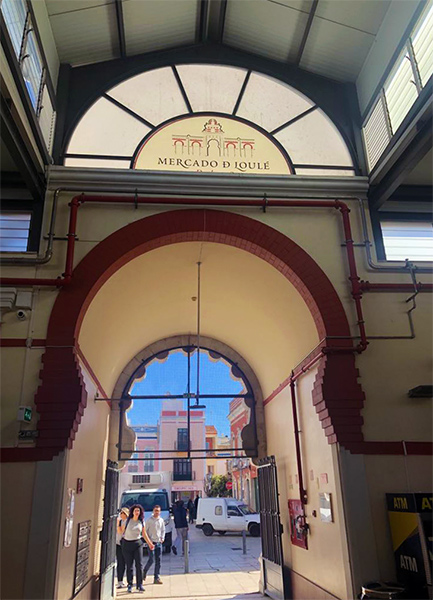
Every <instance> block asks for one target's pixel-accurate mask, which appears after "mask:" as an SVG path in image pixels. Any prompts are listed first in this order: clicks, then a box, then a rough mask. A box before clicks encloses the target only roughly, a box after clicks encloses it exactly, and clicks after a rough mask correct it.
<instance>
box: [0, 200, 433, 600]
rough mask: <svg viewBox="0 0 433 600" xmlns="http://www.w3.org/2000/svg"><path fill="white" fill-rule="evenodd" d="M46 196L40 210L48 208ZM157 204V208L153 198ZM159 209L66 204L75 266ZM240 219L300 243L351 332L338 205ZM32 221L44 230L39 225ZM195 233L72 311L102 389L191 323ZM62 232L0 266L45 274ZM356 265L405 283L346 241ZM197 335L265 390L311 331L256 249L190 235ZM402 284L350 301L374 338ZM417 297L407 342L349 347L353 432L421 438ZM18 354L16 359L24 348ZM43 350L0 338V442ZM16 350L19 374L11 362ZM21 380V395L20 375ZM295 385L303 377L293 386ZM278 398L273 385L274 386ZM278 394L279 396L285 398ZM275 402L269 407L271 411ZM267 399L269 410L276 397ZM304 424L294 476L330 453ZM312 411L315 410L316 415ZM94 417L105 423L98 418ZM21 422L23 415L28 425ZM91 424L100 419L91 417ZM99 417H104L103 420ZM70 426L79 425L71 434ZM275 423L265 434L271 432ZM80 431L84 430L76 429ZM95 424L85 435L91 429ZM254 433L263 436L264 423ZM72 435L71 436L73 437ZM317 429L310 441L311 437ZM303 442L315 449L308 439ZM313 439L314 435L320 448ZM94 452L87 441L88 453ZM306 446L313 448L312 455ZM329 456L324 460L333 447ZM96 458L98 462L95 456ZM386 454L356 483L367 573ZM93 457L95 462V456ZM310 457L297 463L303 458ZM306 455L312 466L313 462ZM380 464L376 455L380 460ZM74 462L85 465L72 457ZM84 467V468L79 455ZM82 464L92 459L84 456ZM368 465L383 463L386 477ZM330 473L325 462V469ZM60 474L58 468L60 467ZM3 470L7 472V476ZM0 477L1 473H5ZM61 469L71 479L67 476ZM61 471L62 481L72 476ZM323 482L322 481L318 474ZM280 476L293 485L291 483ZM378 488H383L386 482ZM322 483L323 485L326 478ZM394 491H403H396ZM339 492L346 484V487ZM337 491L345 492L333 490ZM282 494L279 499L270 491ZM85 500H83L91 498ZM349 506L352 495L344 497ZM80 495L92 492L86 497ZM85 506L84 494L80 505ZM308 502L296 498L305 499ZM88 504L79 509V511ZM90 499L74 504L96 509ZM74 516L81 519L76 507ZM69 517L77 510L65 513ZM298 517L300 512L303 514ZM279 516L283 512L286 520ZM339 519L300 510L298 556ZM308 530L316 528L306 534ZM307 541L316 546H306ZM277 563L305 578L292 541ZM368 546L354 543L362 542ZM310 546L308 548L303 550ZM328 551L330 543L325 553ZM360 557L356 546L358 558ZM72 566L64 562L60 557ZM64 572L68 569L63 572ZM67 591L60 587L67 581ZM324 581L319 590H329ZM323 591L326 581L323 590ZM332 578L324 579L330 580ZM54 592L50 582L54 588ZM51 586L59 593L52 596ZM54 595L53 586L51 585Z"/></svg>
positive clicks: (42, 306)
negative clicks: (354, 370) (199, 297)
mask: <svg viewBox="0 0 433 600" xmlns="http://www.w3.org/2000/svg"><path fill="white" fill-rule="evenodd" d="M70 196H71V195H70V194H69V195H68V194H62V195H61V196H60V203H59V211H58V219H57V223H56V234H57V235H58V236H59V237H60V236H64V235H65V233H66V231H67V223H68V207H67V203H68V201H69V198H70ZM349 203H350V206H351V208H352V212H351V217H352V227H353V236H354V240H355V242H360V241H362V232H361V229H360V222H359V214H358V208H357V204H356V203H355V202H349ZM49 204H50V203H49V202H48V206H47V212H46V214H45V220H46V221H47V220H48V219H49V209H50V207H49ZM166 210H168V209H166ZM155 212H159V211H158V210H157V209H156V208H152V209H150V208H145V207H139V208H138V210H134V208H133V207H132V206H122V207H116V206H110V207H107V206H92V205H85V206H84V207H81V208H80V211H79V216H78V230H77V234H78V238H79V240H78V241H77V244H76V249H77V252H76V255H75V264H77V263H78V262H79V261H80V260H81V259H82V258H83V257H84V256H85V255H86V254H87V253H88V252H89V251H90V250H91V249H92V248H93V247H94V246H95V245H96V244H98V243H99V242H100V241H101V240H102V239H104V238H105V237H107V236H108V235H110V233H112V232H113V231H115V230H117V229H119V228H120V227H123V226H125V225H126V224H128V223H130V222H132V221H136V220H138V219H140V218H144V217H145V216H150V215H152V214H154V213H155ZM236 212H239V213H242V214H245V215H247V216H249V217H250V218H253V219H256V220H259V221H261V222H264V223H266V224H268V225H270V226H271V227H274V228H275V229H277V230H279V231H281V232H282V233H283V234H285V235H287V236H288V237H290V238H291V239H293V240H294V241H295V242H296V243H298V244H299V245H300V246H302V247H303V248H304V249H305V250H306V251H307V252H308V253H309V254H310V255H311V256H312V258H313V259H314V260H316V262H317V263H318V264H319V266H321V268H322V269H323V270H324V271H325V273H326V274H327V276H328V277H329V279H330V280H331V282H332V283H333V285H334V287H335V288H336V290H337V292H338V294H339V296H340V298H341V300H342V302H343V305H344V307H345V310H346V314H347V316H348V319H349V322H350V325H351V327H352V332H353V335H357V333H358V332H357V330H356V327H355V325H356V319H355V313H354V307H353V302H352V300H351V298H350V292H349V286H348V280H347V277H348V269H347V261H346V256H345V251H344V249H343V248H342V247H341V243H342V241H343V233H342V226H341V220H340V216H339V214H338V213H337V211H334V210H328V209H309V210H301V209H299V210H287V211H286V210H283V209H271V210H269V211H268V212H267V213H266V214H263V213H261V212H259V211H256V210H238V211H236ZM43 231H46V226H45V227H44V229H43ZM199 246H200V245H199V244H189V243H185V244H178V245H176V246H173V247H171V248H170V247H164V248H161V249H159V250H155V251H153V252H152V253H149V254H148V255H145V256H142V257H139V258H137V259H135V260H134V261H132V262H131V263H129V264H128V265H125V266H124V267H123V268H122V269H121V270H120V271H119V272H118V273H116V274H115V276H114V277H113V278H111V279H110V280H109V281H108V282H107V283H106V284H105V286H104V287H103V288H102V289H101V290H100V293H99V294H98V295H97V296H96V297H95V299H94V301H93V303H92V305H91V306H90V308H89V311H88V313H87V315H86V317H85V320H84V323H83V328H82V334H81V337H80V344H81V347H82V349H83V351H84V353H85V355H86V357H87V359H88V360H89V362H90V364H91V366H92V368H93V369H94V370H95V372H96V374H97V376H98V377H99V378H100V380H101V381H102V382H103V384H104V386H106V389H107V392H108V393H110V391H111V389H112V387H113V385H114V384H115V382H116V379H117V377H118V375H119V374H120V373H121V371H122V369H123V368H124V366H125V364H127V362H128V361H129V360H130V359H131V358H132V357H133V356H134V355H135V354H136V353H137V352H138V351H140V350H141V349H142V348H143V347H145V346H146V345H147V344H149V343H152V342H153V341H155V340H159V339H161V338H163V337H168V336H171V335H175V334H178V333H182V334H184V333H189V332H190V333H195V329H196V320H195V319H196V314H195V308H196V305H195V303H193V302H192V301H191V296H193V295H196V264H195V263H196V262H197V260H198V256H199ZM65 247H66V246H65V243H64V242H61V241H59V242H55V248H54V258H53V260H52V261H51V262H50V263H49V264H48V265H45V266H41V267H38V268H37V269H36V268H30V267H26V268H20V269H19V270H18V269H14V268H12V267H5V268H4V269H2V275H3V276H5V277H8V276H14V275H15V276H17V275H18V276H20V277H32V276H34V275H35V274H37V276H40V277H57V276H59V275H60V274H61V273H62V272H63V271H64V255H65ZM355 253H356V257H357V263H358V271H359V275H360V277H361V278H362V279H368V280H370V281H372V282H375V281H380V282H404V283H410V278H409V275H405V274H388V273H380V274H379V273H369V272H368V271H367V270H366V268H365V259H364V249H363V248H356V249H355ZM202 261H203V279H202V281H203V312H202V315H203V319H202V323H203V334H206V335H209V336H212V337H215V338H216V339H220V340H222V341H223V342H225V343H227V344H228V345H231V346H232V347H234V349H236V350H237V351H238V352H239V353H240V354H241V355H243V356H244V357H245V359H246V360H247V361H248V362H249V363H250V365H251V366H252V368H253V369H254V370H255V371H256V373H257V376H258V379H259V381H260V384H261V386H262V388H263V393H264V397H266V396H267V395H268V394H269V393H270V392H271V391H273V389H275V388H276V387H277V385H278V384H279V383H280V382H281V381H282V380H284V379H285V377H287V375H288V374H289V372H290V370H291V369H292V368H293V366H294V365H295V364H296V363H297V362H298V361H299V360H300V359H301V358H303V356H304V355H305V354H307V353H308V351H309V350H310V349H311V348H313V347H314V346H315V345H316V343H317V341H318V338H317V333H316V331H315V328H314V325H313V323H312V319H311V317H310V315H309V312H308V311H307V310H306V308H305V305H304V304H303V302H302V300H301V299H300V297H299V295H298V294H297V292H296V291H295V290H294V288H293V287H292V286H291V285H290V284H288V283H287V281H286V280H285V279H284V278H283V277H282V276H281V275H280V274H279V273H278V272H276V271H273V269H272V268H271V267H269V266H268V265H267V264H265V263H264V262H262V261H260V259H258V258H256V257H254V256H250V255H248V254H246V253H244V252H243V251H240V250H237V249H235V248H230V247H225V246H217V245H215V244H207V243H206V244H204V245H203V255H202ZM418 278H419V279H420V280H421V281H425V282H428V281H429V280H430V281H431V278H429V277H428V276H426V275H419V276H418ZM57 293H58V292H57V291H56V290H53V289H41V290H40V291H39V292H38V297H37V302H35V304H34V308H33V313H32V314H33V322H32V326H31V328H30V329H29V323H28V322H24V323H20V322H18V321H17V319H16V316H15V314H14V313H13V312H12V313H7V314H6V315H5V316H4V319H3V324H2V336H3V337H5V338H14V337H19V338H26V337H29V336H30V334H29V332H31V336H30V337H33V338H45V336H46V331H47V324H48V320H49V315H50V312H51V308H52V306H53V304H54V301H55V299H56V296H57ZM406 297H407V296H406V295H405V294H388V293H387V294H368V293H366V294H365V295H364V298H363V308H364V314H365V321H366V327H367V333H368V334H369V335H370V336H374V335H396V336H401V335H406V334H407V333H409V331H408V321H407V317H406V315H405V311H406V310H407V308H408V306H407V305H406V303H405V299H406ZM431 312H432V311H431V295H430V294H420V295H419V296H418V298H417V309H416V311H415V312H414V313H413V316H414V323H415V330H416V339H414V340H389V341H386V340H371V343H370V346H369V348H368V350H367V351H366V352H365V353H364V354H363V355H361V356H359V357H357V358H356V361H357V366H358V367H359V369H360V380H359V381H360V383H361V385H362V386H363V389H364V391H365V392H366V403H365V408H364V411H363V415H364V419H365V425H364V432H365V437H366V439H367V440H382V441H384V440H401V439H406V440H423V441H426V440H428V439H430V435H431V420H432V419H431V417H432V413H431V403H430V402H429V401H427V400H415V401H414V400H409V399H408V398H407V390H408V389H410V388H411V387H414V386H415V385H419V384H423V383H429V382H430V380H431V366H432V365H431V354H432V352H431V349H432V342H431V340H432V336H431V331H432V314H431ZM26 353H27V359H26V358H25V356H26ZM42 353H43V351H42V350H39V349H31V350H28V351H26V349H25V348H3V349H2V364H3V370H2V386H3V391H2V411H3V422H2V433H3V443H4V445H14V444H15V443H16V433H17V423H16V421H15V419H16V409H17V407H18V405H19V404H20V403H21V401H23V403H26V404H27V403H29V404H31V400H32V397H33V395H34V392H35V391H36V389H37V386H38V384H39V380H38V371H39V368H40V358H41V355H42ZM25 360H27V366H26V367H25V376H24V377H23V374H24V362H25ZM22 380H24V387H23V390H24V391H23V393H21V381H22ZM300 385H301V386H303V385H304V383H303V382H302V384H300ZM305 385H306V384H305ZM284 394H285V392H283V394H282V395H281V396H282V397H281V398H280V397H278V398H275V399H274V400H273V401H272V402H271V403H270V404H269V406H268V407H267V408H266V411H267V415H269V418H267V427H268V428H269V427H270V428H271V429H272V442H271V443H270V445H269V452H274V450H275V452H274V453H276V454H277V460H278V463H279V465H280V467H279V468H280V469H283V471H282V473H283V474H284V475H283V474H282V475H281V476H280V488H281V493H282V501H281V504H282V510H283V511H284V510H285V506H284V507H283V505H286V504H287V498H288V497H290V494H289V492H290V493H293V494H294V493H295V492H294V490H289V489H288V486H289V484H288V475H289V474H290V473H293V474H294V472H295V471H294V463H293V460H294V458H293V452H292V450H291V444H292V442H291V441H290V440H291V434H290V433H289V432H290V425H287V423H289V422H290V421H289V417H287V418H286V419H285V420H284V421H283V420H281V419H279V412H278V411H279V410H280V408H281V407H280V404H281V403H283V405H285V408H284V410H285V411H286V410H287V402H286V400H284V399H283V395H284ZM284 398H286V396H284ZM286 399H287V398H286ZM310 402H311V399H310V395H309V392H308V390H307V393H306V404H307V405H308V403H310ZM277 407H278V408H277ZM92 410H98V411H100V412H103V413H104V415H105V416H104V419H106V418H108V414H106V412H104V411H107V410H108V409H106V407H105V405H102V404H95V405H94V406H90V404H89V406H88V408H87V409H86V413H85V418H84V419H83V421H82V424H81V425H80V429H79V432H78V435H77V441H76V442H75V446H74V450H73V451H72V453H71V456H72V454H73V453H74V452H76V450H77V448H78V451H77V456H81V459H80V460H81V462H82V460H83V459H82V457H83V456H87V455H86V453H85V451H84V450H83V451H82V450H80V448H81V445H83V447H84V448H88V449H90V448H93V449H94V448H96V446H98V448H102V446H103V440H104V435H105V434H103V433H102V431H100V442H99V443H98V444H95V437H94V435H93V434H92V435H90V432H89V430H88V429H87V428H88V427H90V428H91V423H94V421H93V418H94V417H92V416H91V415H92V414H93V413H92ZM281 410H283V409H282V408H281ZM303 418H304V419H305V422H304V427H305V428H306V430H308V431H310V432H311V433H310V434H309V436H310V437H309V438H308V439H306V442H305V443H306V445H305V448H304V452H305V459H306V460H307V464H306V474H307V475H308V474H309V471H310V470H313V471H314V473H316V471H317V472H322V471H321V469H322V468H323V469H324V471H325V469H329V473H330V474H332V471H331V469H330V467H329V465H330V460H331V456H332V455H330V454H329V452H330V450H329V451H328V448H327V446H326V441H325V437H324V434H323V432H322V430H321V429H320V428H319V429H318V430H317V440H316V439H315V435H316V434H313V429H314V427H316V426H317V427H319V426H318V423H316V425H314V424H313V421H314V419H313V418H312V419H311V423H310V417H308V415H303ZM316 419H317V417H316ZM104 423H105V421H104ZM33 426H34V423H32V427H33ZM101 427H102V426H101ZM104 427H105V425H104ZM83 432H84V434H83ZM276 432H278V434H279V435H278V436H277V435H276ZM83 435H84V438H83ZM98 435H99V434H98ZM279 437H280V438H281V439H285V440H286V445H285V446H284V447H277V446H276V445H274V446H272V444H276V443H277V441H278V439H277V438H279ZM268 439H270V438H269V433H268ZM80 440H85V441H81V442H80ZM320 440H322V441H321V442H320ZM321 443H323V444H325V446H326V447H325V446H324V450H323V452H319V444H321ZM316 444H317V446H316ZM320 448H321V446H320ZM98 451H99V450H98ZM319 455H320V456H319ZM334 458H335V457H334ZM86 460H87V458H86ZM98 460H99V459H98ZM401 460H402V459H401V458H399V457H395V458H392V457H366V458H365V482H366V486H367V488H368V494H369V499H368V500H367V502H370V508H371V518H372V520H373V522H374V523H375V524H376V526H377V530H376V534H375V538H376V541H375V544H376V546H377V555H378V557H380V560H379V562H380V570H381V572H383V573H385V574H386V575H387V574H388V573H390V572H391V571H392V558H390V557H391V556H392V555H391V552H392V550H391V547H390V545H389V534H388V533H387V530H386V527H387V524H386V523H387V522H386V519H385V520H384V516H385V515H384V508H383V504H381V503H382V499H383V494H384V493H385V492H386V491H400V490H399V489H397V487H400V486H402V485H403V483H404V481H402V480H401V477H402V469H401V467H402V464H400V463H401ZM408 461H409V462H410V464H411V469H412V471H413V472H416V473H417V477H418V481H417V482H416V485H417V487H416V488H415V487H414V486H415V482H414V481H412V483H411V486H412V488H413V489H418V490H419V491H425V489H426V488H428V486H429V485H430V472H429V469H430V465H431V461H430V459H429V458H424V457H411V458H410V459H408ZM79 462H80V461H79V460H78V459H77V461H76V462H74V463H73V464H74V465H75V466H74V467H73V468H74V469H75V470H76V473H74V477H79V476H81V475H79V474H78V473H79V472H80V471H82V467H83V465H81V467H80V468H78V466H77V465H78V464H79ZM100 462H101V464H103V462H104V461H103V460H102V458H101V461H100ZM310 463H311V465H312V466H311V467H310ZM316 464H317V466H316ZM385 465H389V469H388V467H386V466H385ZM86 468H87V465H86ZM89 468H90V466H89ZM92 468H94V469H95V470H96V466H95V465H93V467H92ZM381 469H384V470H387V469H388V470H387V472H386V476H384V475H383V472H382V471H381ZM334 471H335V468H334ZM71 472H72V471H71ZM11 476H12V475H11ZM6 477H9V475H8V473H7V472H6ZM71 477H72V476H71ZM74 477H72V481H73V479H74ZM329 481H330V485H331V486H336V483H335V481H333V480H332V478H330V479H329ZM307 483H308V485H309V486H310V485H312V487H313V491H314V494H313V492H312V495H311V498H312V500H311V502H313V501H315V500H314V498H316V500H317V489H314V482H312V484H310V482H309V481H307ZM293 485H294V484H293ZM391 488H392V489H391ZM333 489H334V488H332V489H331V493H333V494H334V493H335V494H336V495H337V489H336V487H335V490H336V491H335V492H334V491H333ZM403 491H404V490H403ZM346 492H347V490H346ZM346 492H345V493H346ZM283 499H284V500H283ZM95 502H96V500H95ZM354 502H355V505H356V501H354ZM92 503H93V500H92V501H91V502H90V504H92ZM89 506H90V505H89ZM308 508H309V507H308ZM92 511H93V512H92ZM95 511H96V509H95V508H92V510H90V508H89V509H88V511H87V508H86V514H94V515H95V514H96V512H95ZM80 518H81V517H80ZM76 522H78V518H77V521H76ZM310 523H311V519H310ZM286 526H287V523H286ZM339 526H340V525H339V524H338V523H337V522H336V523H335V524H333V525H330V526H329V527H326V528H325V525H321V526H319V524H318V523H317V525H316V522H315V521H314V522H313V529H314V530H316V531H317V533H316V535H315V536H313V535H312V536H311V544H312V551H311V552H310V551H309V556H312V555H313V553H314V552H316V549H318V548H319V547H321V548H322V551H323V548H325V549H326V551H328V547H327V546H326V544H325V545H324V546H323V545H322V541H321V540H322V532H323V536H324V537H323V540H328V539H329V538H332V536H334V535H335V536H336V538H338V535H337V533H335V534H334V533H330V532H337V531H338V527H339ZM319 532H320V533H319ZM316 544H317V546H316ZM337 547H338V548H339V549H338V556H337V557H336V560H337V561H339V564H341V565H342V567H343V566H345V562H344V561H345V558H344V552H343V548H344V544H343V542H341V543H339V544H337V545H336V548H337ZM285 550H286V556H287V560H290V561H292V559H293V565H296V569H297V570H298V569H299V572H302V573H306V575H305V576H306V577H307V576H308V574H309V575H311V573H310V571H309V570H308V569H309V567H308V565H307V564H304V562H303V558H302V551H300V550H299V551H298V550H294V553H293V557H291V550H292V549H291V548H289V545H287V543H286V542H285ZM364 550H365V551H368V547H366V548H365V549H364ZM317 552H318V550H317ZM336 552H337V550H336ZM360 556H361V558H362V554H361V555H360ZM73 560H74V558H72V555H68V556H65V557H64V558H63V555H62V561H63V562H62V563H61V565H62V569H64V571H62V572H63V573H64V574H65V577H69V578H70V577H72V575H73V574H70V573H69V570H71V569H72V570H73V564H72V561H73ZM71 565H72V566H71ZM66 571H68V573H69V575H66ZM319 571H320V572H319ZM319 571H318V575H317V579H315V581H316V582H319V581H322V582H323V584H324V585H325V584H326V585H328V583H330V584H331V585H333V586H337V587H338V593H340V594H342V595H343V591H344V586H345V585H346V583H344V582H343V581H338V582H328V580H327V578H326V577H327V576H326V574H325V573H322V572H321V570H319ZM68 586H69V587H68V590H69V588H70V587H71V586H70V585H69V583H68ZM329 589H331V588H329ZM332 589H334V588H332ZM335 589H337V588H335ZM68 590H64V593H65V594H66V593H67V591H68ZM59 597H60V596H59ZM64 597H66V596H64Z"/></svg>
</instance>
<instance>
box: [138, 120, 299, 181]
mask: <svg viewBox="0 0 433 600" xmlns="http://www.w3.org/2000/svg"><path fill="white" fill-rule="evenodd" d="M132 167H133V168H134V169H146V170H152V171H190V172H191V171H196V172H200V171H202V172H207V173H210V172H215V173H256V174H261V175H265V174H272V175H290V174H292V169H291V167H290V161H289V159H288V157H287V156H286V154H285V152H284V150H283V149H282V148H281V147H279V146H278V144H277V142H276V141H275V140H274V139H272V138H271V137H269V136H268V135H266V134H265V133H264V132H262V131H260V130H258V129H256V128H255V127H252V126H251V125H248V124H247V123H244V122H243V121H239V120H238V119H235V118H232V117H225V116H209V115H202V116H194V117H186V118H185V117H184V118H182V119H177V120H175V121H172V122H171V123H168V124H166V125H164V126H162V127H161V128H160V129H158V130H157V131H156V132H154V133H152V134H150V135H149V136H147V137H146V138H145V139H144V141H143V142H142V144H141V145H140V147H139V148H138V151H137V152H136V154H135V158H134V160H133V165H132Z"/></svg>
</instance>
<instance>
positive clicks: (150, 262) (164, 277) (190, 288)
mask: <svg viewBox="0 0 433 600" xmlns="http://www.w3.org/2000/svg"><path fill="white" fill-rule="evenodd" d="M199 258H200V260H201V261H202V266H201V282H202V297H201V306H202V310H201V333H202V335H207V336H210V337H213V338H216V339H219V340H220V341H222V342H224V343H226V344H228V345H229V346H231V347H232V348H234V349H235V350H237V351H238V352H239V353H240V354H241V355H242V356H243V357H244V358H245V359H246V360H247V361H248V363H249V364H250V365H251V367H252V368H253V370H254V371H255V373H256V375H257V377H258V379H259V382H260V384H261V387H262V389H263V393H264V396H265V397H266V396H267V395H269V394H270V393H271V392H272V391H273V390H274V388H275V387H276V386H277V385H278V384H279V383H280V381H282V380H283V379H284V378H285V377H286V376H287V369H288V368H289V367H288V365H292V366H293V365H295V364H296V363H297V362H299V361H300V360H301V359H302V358H303V357H304V356H305V355H306V354H307V353H308V352H309V350H311V348H313V347H314V346H315V345H316V344H317V343H318V341H319V339H318V337H317V333H316V330H315V326H314V323H313V320H312V317H311V315H310V312H309V310H308V308H307V307H306V305H305V303H304V301H303V300H302V298H301V296H300V295H299V294H298V292H297V291H296V290H295V288H294V287H293V286H292V285H291V284H288V282H287V280H286V279H285V277H284V276H283V275H281V274H280V273H279V272H278V271H276V270H275V269H273V268H272V267H270V266H269V265H268V264H267V263H265V262H264V261H262V260H261V259H259V258H257V257H256V256H253V255H251V254H249V253H247V252H245V251H243V250H239V249H237V248H232V247H229V246H223V245H221V244H213V243H203V244H202V243H199V242H191V243H182V244H175V245H171V246H166V247H163V248H159V249H157V250H153V251H152V252H148V253H147V254H145V255H142V256H140V257H138V258H136V259H134V260H133V261H131V262H129V263H128V264H127V265H125V266H124V267H123V268H122V269H120V270H119V271H117V273H115V274H114V275H113V277H111V278H110V280H109V281H108V282H107V283H106V284H105V285H104V286H103V287H102V288H101V290H100V291H99V292H98V294H97V295H96V296H95V298H94V300H93V301H92V303H91V305H90V307H89V309H88V311H87V313H86V316H85V318H84V321H83V324H82V328H81V333H80V336H79V344H80V347H81V350H82V351H83V353H84V355H85V356H86V358H87V360H88V361H89V363H90V364H91V365H92V368H93V370H94V372H95V374H96V375H97V377H98V379H99V380H100V382H101V384H102V386H103V387H104V389H105V390H106V392H107V393H110V392H111V390H112V389H113V387H114V385H115V383H116V380H117V378H118V376H119V375H120V373H121V371H122V369H123V367H124V366H125V364H126V363H127V362H128V361H129V360H130V359H131V358H132V357H133V356H134V355H135V354H136V353H137V352H138V351H140V350H141V349H142V348H143V347H145V346H147V345H148V344H150V343H152V342H154V341H157V340H158V339H161V338H165V337H170V336H172V335H177V334H181V333H190V334H194V333H195V332H196V327H197V325H196V320H197V314H196V313H197V304H196V302H193V301H192V300H191V297H192V296H196V295H197V265H196V263H197V261H198V260H199ZM291 340H296V342H294V343H293V342H292V343H291ZM278 355H281V356H283V357H284V361H282V362H281V363H280V362H279V361H277V360H274V357H275V356H278Z"/></svg>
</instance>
